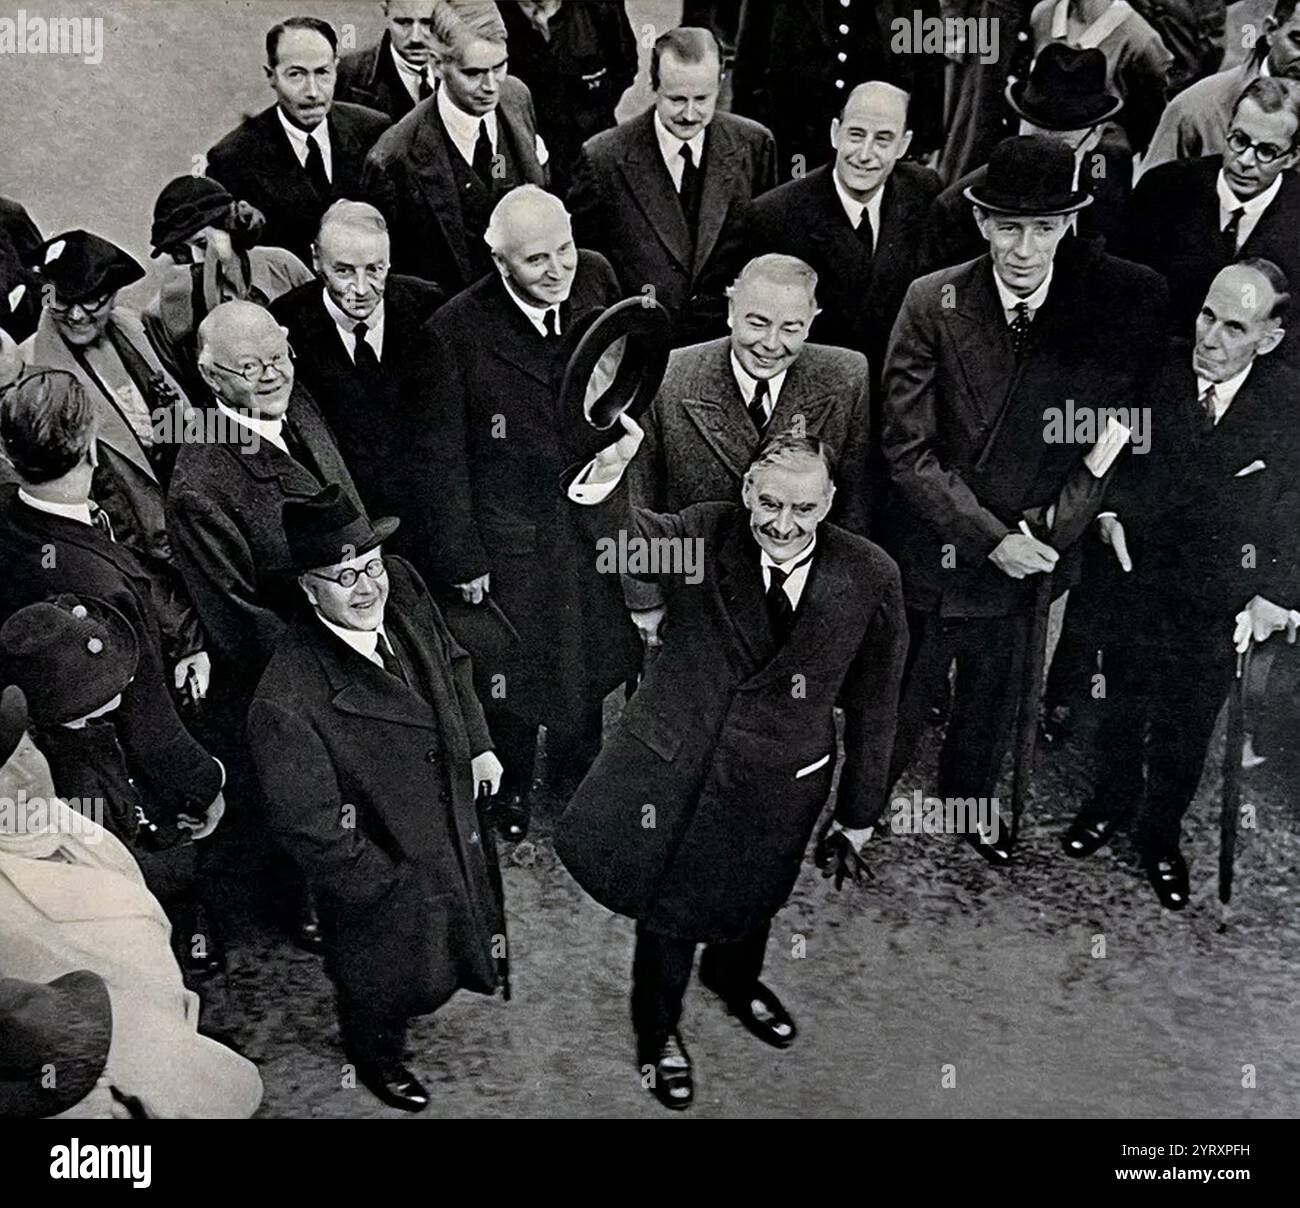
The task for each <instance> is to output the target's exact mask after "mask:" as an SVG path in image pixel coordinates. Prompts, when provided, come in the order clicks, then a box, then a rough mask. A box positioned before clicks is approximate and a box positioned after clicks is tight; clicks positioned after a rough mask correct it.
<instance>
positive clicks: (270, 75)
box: [262, 64, 275, 88]
mask: <svg viewBox="0 0 1300 1208" xmlns="http://www.w3.org/2000/svg"><path fill="white" fill-rule="evenodd" d="M262 70H263V71H264V72H266V83H267V86H268V87H270V88H274V87H275V68H274V67H269V66H267V65H266V64H263V65H262Z"/></svg>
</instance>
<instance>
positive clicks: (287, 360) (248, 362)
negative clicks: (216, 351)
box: [212, 346, 294, 386]
mask: <svg viewBox="0 0 1300 1208" xmlns="http://www.w3.org/2000/svg"><path fill="white" fill-rule="evenodd" d="M293 360H294V357H293V348H292V346H290V347H289V348H288V351H286V352H277V353H276V354H275V356H273V357H272V358H271V359H270V360H269V361H264V360H262V359H261V358H260V357H245V358H244V359H243V360H242V361H240V362H239V364H238V365H222V364H221V363H220V362H219V361H213V362H212V368H213V369H224V370H225V371H226V372H227V373H233V374H235V376H236V377H241V378H243V379H244V381H246V382H247V383H248V384H249V385H250V386H255V385H256V384H257V383H258V382H260V381H261V380H262V377H263V375H264V374H265V373H266V371H267V370H268V369H274V370H275V372H276V375H277V376H278V377H288V375H289V371H290V369H292V368H293Z"/></svg>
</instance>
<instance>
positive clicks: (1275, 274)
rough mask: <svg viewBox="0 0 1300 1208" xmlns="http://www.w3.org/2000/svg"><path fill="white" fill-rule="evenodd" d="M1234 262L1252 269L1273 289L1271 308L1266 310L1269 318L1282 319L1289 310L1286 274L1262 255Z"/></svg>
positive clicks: (1288, 282)
mask: <svg viewBox="0 0 1300 1208" xmlns="http://www.w3.org/2000/svg"><path fill="white" fill-rule="evenodd" d="M1235 263H1237V264H1239V265H1241V267H1242V268H1249V269H1254V270H1255V272H1257V273H1258V274H1259V275H1260V276H1261V277H1263V278H1264V280H1265V281H1267V282H1268V283H1269V286H1270V287H1271V288H1272V290H1273V308H1272V309H1271V310H1270V311H1269V312H1268V317H1269V318H1270V319H1276V320H1278V321H1284V320H1285V319H1286V317H1287V315H1288V314H1289V313H1290V311H1291V282H1290V281H1288V280H1287V275H1286V273H1284V272H1283V271H1282V270H1281V269H1280V268H1278V266H1277V265H1276V264H1274V263H1273V261H1271V260H1265V259H1264V257H1263V256H1247V257H1245V258H1244V259H1242V260H1238V261H1236V262H1235Z"/></svg>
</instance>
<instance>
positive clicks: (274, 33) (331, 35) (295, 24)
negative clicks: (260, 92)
mask: <svg viewBox="0 0 1300 1208" xmlns="http://www.w3.org/2000/svg"><path fill="white" fill-rule="evenodd" d="M287 29H310V30H311V31H312V32H313V33H318V34H320V36H321V37H322V38H324V39H325V41H326V42H328V43H329V44H330V49H331V50H332V51H333V52H334V53H335V54H338V52H339V36H338V34H336V33H335V32H334V26H332V25H331V24H330V23H329V22H328V21H322V20H321V19H320V18H319V17H289V18H287V19H286V20H284V21H281V22H280V24H279V25H273V26H271V29H270V31H269V32H268V33H267V35H266V65H267V66H268V67H274V66H275V65H276V56H277V55H278V54H279V53H280V35H281V34H283V33H284V31H285V30H287Z"/></svg>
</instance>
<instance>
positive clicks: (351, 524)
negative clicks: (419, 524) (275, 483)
mask: <svg viewBox="0 0 1300 1208" xmlns="http://www.w3.org/2000/svg"><path fill="white" fill-rule="evenodd" d="M281 515H282V516H283V517H284V535H285V538H286V539H287V541H288V544H289V561H288V562H287V563H286V564H285V565H284V566H283V567H281V568H280V570H281V572H282V573H284V574H287V575H295V574H302V573H303V572H304V571H309V570H316V569H318V568H319V567H322V566H335V565H337V564H338V563H340V562H348V561H350V560H351V559H353V558H355V557H356V556H357V555H358V554H364V553H366V552H368V551H369V550H372V549H374V548H375V547H376V546H379V545H382V544H383V543H384V542H385V541H387V540H388V539H389V537H391V536H392V535H393V534H394V533H395V532H396V531H397V528H398V525H399V524H400V523H401V522H400V521H399V520H398V519H397V517H396V516H381V517H380V518H379V519H378V520H376V521H375V522H374V523H373V524H372V523H371V522H370V519H369V517H367V516H366V515H365V513H363V512H362V511H360V510H359V509H358V508H357V505H356V504H355V503H353V502H352V500H351V499H350V498H349V497H348V496H347V495H346V494H345V493H344V491H343V489H342V488H341V487H340V486H339V484H338V483H336V482H331V483H330V484H329V485H328V486H326V487H324V488H322V489H321V490H320V491H318V492H317V493H316V494H315V495H312V496H309V497H308V498H305V499H289V500H286V502H285V504H284V508H283V510H282V512H281Z"/></svg>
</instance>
